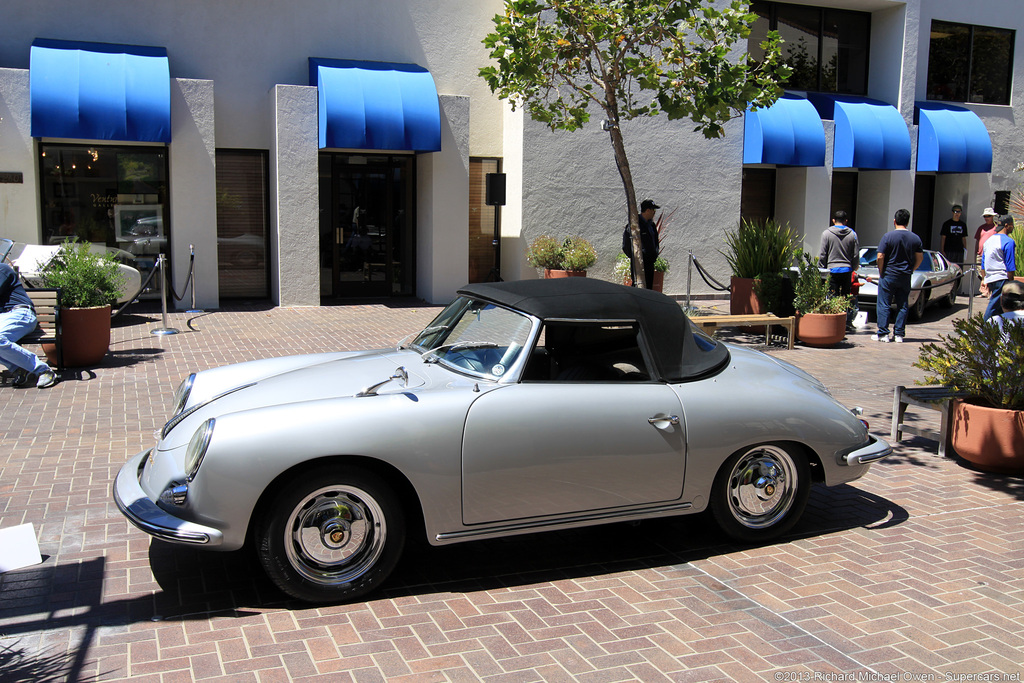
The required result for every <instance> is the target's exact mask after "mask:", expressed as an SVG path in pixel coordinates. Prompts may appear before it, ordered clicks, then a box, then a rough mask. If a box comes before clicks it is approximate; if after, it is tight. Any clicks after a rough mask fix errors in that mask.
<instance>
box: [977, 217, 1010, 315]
mask: <svg viewBox="0 0 1024 683" xmlns="http://www.w3.org/2000/svg"><path fill="white" fill-rule="evenodd" d="M997 224H998V225H999V229H998V230H996V234H994V235H992V236H991V237H989V238H988V239H987V240H985V247H984V249H983V251H982V253H981V269H982V270H983V271H985V279H984V280H983V282H984V283H985V286H987V287H988V292H989V294H988V296H989V299H988V308H986V309H985V320H988V319H989V318H991V317H992V316H996V315H999V314H1000V313H1002V312H1003V309H1002V308H1001V307H1000V304H999V296H1000V294H1002V291H1003V285H1004V284H1006V283H1007V282H1010V281H1012V280H1013V277H1014V275H1016V274H1017V273H1016V271H1015V270H1014V269H1015V268H1016V267H1017V260H1016V259H1017V255H1016V245H1015V244H1014V242H1013V238H1012V237H1010V233H1011V232H1013V218H1012V217H1011V216H1003V217H1002V218H1000V219H999V221H998V222H997Z"/></svg>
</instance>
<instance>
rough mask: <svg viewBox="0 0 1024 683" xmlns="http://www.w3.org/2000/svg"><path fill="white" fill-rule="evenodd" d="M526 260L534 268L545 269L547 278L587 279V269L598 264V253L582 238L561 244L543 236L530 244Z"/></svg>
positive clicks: (568, 239)
mask: <svg viewBox="0 0 1024 683" xmlns="http://www.w3.org/2000/svg"><path fill="white" fill-rule="evenodd" d="M526 260H527V261H528V262H529V263H530V265H531V266H533V267H534V268H543V269H544V277H545V278H559V277H585V276H586V274H587V269H588V268H590V267H591V266H592V265H594V264H595V263H597V251H595V249H594V245H593V244H591V243H590V242H589V241H587V240H585V239H583V238H582V237H578V236H575V235H574V236H570V237H566V238H565V239H564V240H562V241H561V242H559V241H558V240H556V239H555V238H553V237H551V236H549V235H541V236H540V237H538V238H537V239H535V240H534V241H533V242H531V243H530V247H529V248H528V249H527V250H526Z"/></svg>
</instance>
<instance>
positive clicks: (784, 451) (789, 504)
mask: <svg viewBox="0 0 1024 683" xmlns="http://www.w3.org/2000/svg"><path fill="white" fill-rule="evenodd" d="M810 490H811V471H810V466H809V465H808V464H807V459H806V458H805V457H804V456H803V454H802V453H797V452H795V451H794V447H793V446H783V445H781V444H762V445H760V446H755V447H753V448H750V449H748V450H746V451H741V452H739V453H737V454H735V455H733V456H732V457H731V458H729V459H728V460H727V461H726V462H725V464H724V465H723V466H722V469H720V470H719V471H718V475H717V476H716V477H715V484H714V487H713V489H712V492H711V511H712V513H713V514H714V516H715V520H716V521H717V522H718V524H719V526H721V527H722V530H723V531H724V532H725V533H726V534H728V535H729V536H730V537H732V538H733V539H735V540H737V541H741V542H744V543H760V542H764V541H768V540H771V539H773V538H776V537H778V536H780V535H782V534H784V533H785V532H787V531H789V529H791V528H792V527H793V525H794V524H796V522H797V520H798V519H799V518H800V515H801V514H803V511H804V507H806V505H807V496H808V494H809V493H810Z"/></svg>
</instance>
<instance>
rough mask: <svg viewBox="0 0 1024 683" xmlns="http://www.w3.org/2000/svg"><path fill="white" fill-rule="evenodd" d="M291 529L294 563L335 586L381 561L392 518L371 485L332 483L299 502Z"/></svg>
mask: <svg viewBox="0 0 1024 683" xmlns="http://www.w3.org/2000/svg"><path fill="white" fill-rule="evenodd" d="M285 534H286V538H285V554H286V555H287V558H288V562H289V564H291V566H292V567H293V568H294V569H295V570H296V571H297V572H298V573H299V574H301V575H302V576H303V577H304V578H306V579H309V580H310V581H313V582H315V583H318V584H321V585H330V586H335V585H339V584H345V583H350V582H352V581H354V580H356V579H358V578H359V577H360V576H362V575H363V574H365V573H366V572H367V571H369V570H370V569H371V568H372V567H373V566H374V564H376V562H377V560H378V559H379V558H380V555H381V553H382V552H383V550H384V542H385V539H386V538H387V524H386V522H385V519H384V513H383V511H382V510H381V508H380V506H379V505H378V504H377V501H375V500H374V499H373V498H372V497H371V496H370V495H369V494H367V493H366V492H365V491H362V490H360V489H358V488H355V487H351V486H326V487H323V488H321V489H318V490H316V491H314V492H312V493H310V494H309V495H308V496H306V497H305V498H303V499H302V501H300V502H299V504H298V505H296V506H295V509H294V510H292V513H291V515H289V518H288V525H287V527H286V529H285Z"/></svg>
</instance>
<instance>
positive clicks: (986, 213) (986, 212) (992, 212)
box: [981, 206, 999, 218]
mask: <svg viewBox="0 0 1024 683" xmlns="http://www.w3.org/2000/svg"><path fill="white" fill-rule="evenodd" d="M998 215H999V214H998V213H996V212H995V209H993V208H992V207H991V206H990V207H988V208H986V209H985V210H984V211H982V212H981V217H982V218H984V217H985V216H998Z"/></svg>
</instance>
